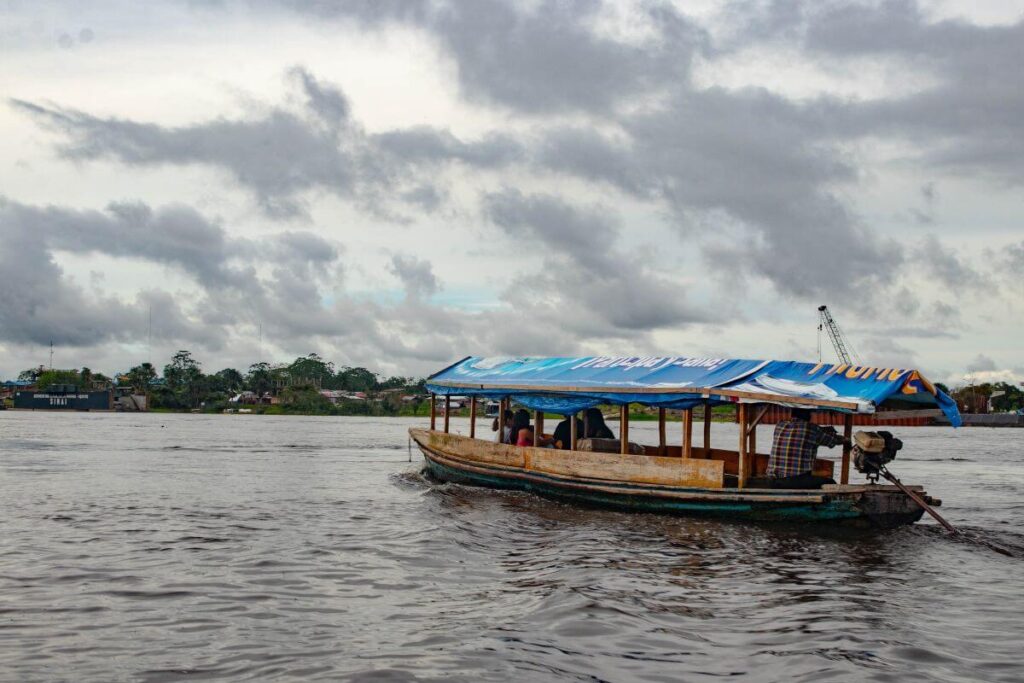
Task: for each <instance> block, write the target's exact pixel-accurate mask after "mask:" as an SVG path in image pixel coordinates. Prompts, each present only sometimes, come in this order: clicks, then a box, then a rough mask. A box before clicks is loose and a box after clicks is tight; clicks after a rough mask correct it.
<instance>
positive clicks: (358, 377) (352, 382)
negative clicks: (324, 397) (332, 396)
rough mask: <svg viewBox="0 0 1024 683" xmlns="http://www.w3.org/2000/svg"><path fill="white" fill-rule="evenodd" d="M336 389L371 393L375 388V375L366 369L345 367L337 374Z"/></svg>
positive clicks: (376, 383)
mask: <svg viewBox="0 0 1024 683" xmlns="http://www.w3.org/2000/svg"><path fill="white" fill-rule="evenodd" d="M337 380H338V382H337V383H338V387H337V388H338V389H345V390H346V391H373V390H374V389H376V388H377V385H378V382H377V375H376V373H373V372H370V371H369V370H367V369H366V368H349V367H345V368H342V369H341V370H339V371H338V374H337Z"/></svg>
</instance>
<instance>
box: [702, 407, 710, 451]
mask: <svg viewBox="0 0 1024 683" xmlns="http://www.w3.org/2000/svg"><path fill="white" fill-rule="evenodd" d="M704 457H705V458H710V457H711V403H710V401H704Z"/></svg>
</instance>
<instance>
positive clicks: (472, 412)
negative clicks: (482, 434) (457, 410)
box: [469, 396, 476, 439]
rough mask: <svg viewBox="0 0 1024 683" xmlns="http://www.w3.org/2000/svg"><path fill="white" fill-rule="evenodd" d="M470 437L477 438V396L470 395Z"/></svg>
mask: <svg viewBox="0 0 1024 683" xmlns="http://www.w3.org/2000/svg"><path fill="white" fill-rule="evenodd" d="M469 438H471V439H475V438H476V396H470V397H469Z"/></svg>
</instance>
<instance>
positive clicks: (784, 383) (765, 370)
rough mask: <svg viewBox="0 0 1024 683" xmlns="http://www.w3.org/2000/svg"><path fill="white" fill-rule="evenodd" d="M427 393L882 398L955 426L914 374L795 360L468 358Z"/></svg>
mask: <svg viewBox="0 0 1024 683" xmlns="http://www.w3.org/2000/svg"><path fill="white" fill-rule="evenodd" d="M427 390H428V391H430V392H432V393H435V394H440V395H442V396H445V395H449V396H451V395H458V396H482V397H486V398H493V399H499V398H511V399H513V400H514V401H516V402H517V403H520V404H522V405H524V406H526V407H527V408H530V409H533V410H545V411H548V412H552V413H559V414H562V415H570V414H573V413H576V412H578V411H580V410H584V409H586V408H591V407H593V406H596V405H600V404H614V405H621V404H624V403H640V404H642V405H648V406H656V407H659V408H677V409H683V408H692V407H693V406H695V405H698V404H702V403H703V402H704V401H709V402H710V403H712V404H713V405H717V404H722V403H735V402H744V403H775V404H778V405H784V406H802V407H806V408H819V409H827V410H835V411H840V412H849V413H853V412H856V413H873V412H875V409H876V408H877V407H878V406H880V405H882V404H883V403H885V402H886V401H900V402H904V403H914V404H920V405H922V407H924V406H930V407H938V408H939V409H941V410H942V412H943V413H944V414H945V415H946V417H948V418H949V421H950V422H951V423H952V424H953V426H954V427H959V426H960V424H961V422H962V421H961V419H960V411H959V410H957V407H956V403H955V402H954V401H953V399H951V398H950V397H949V396H947V395H946V394H945V393H943V392H942V391H939V390H938V389H936V388H935V386H934V385H933V384H932V383H931V382H929V381H928V380H927V379H925V378H924V377H923V376H922V375H921V373H920V372H918V371H917V370H911V369H903V368H881V367H870V366H860V365H844V364H836V365H832V364H826V363H798V362H796V361H777V360H747V359H739V358H686V357H682V356H668V357H665V356H660V357H655V356H645V357H613V356H585V357H580V358H536V357H531V358H508V357H502V358H479V357H469V358H465V359H463V360H461V361H459V362H458V363H455V364H454V365H452V366H449V367H448V368H445V369H444V370H442V371H440V372H438V373H437V374H434V375H431V376H430V377H429V378H428V379H427Z"/></svg>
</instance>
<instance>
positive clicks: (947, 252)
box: [917, 235, 990, 292]
mask: <svg viewBox="0 0 1024 683" xmlns="http://www.w3.org/2000/svg"><path fill="white" fill-rule="evenodd" d="M917 256H918V260H919V261H920V263H921V265H922V266H923V267H924V269H925V271H926V272H927V273H928V274H929V275H930V276H931V277H933V278H934V279H935V280H936V281H937V283H938V284H941V285H944V286H946V287H948V288H949V289H950V290H952V291H954V292H963V291H965V290H975V289H981V288H984V287H987V286H988V285H989V284H990V283H989V281H988V278H986V277H984V276H983V275H982V274H981V273H979V272H978V271H977V270H975V269H974V268H973V267H971V266H970V264H968V263H966V262H965V261H964V259H963V258H961V257H960V255H958V254H957V253H956V251H954V250H953V249H952V248H950V247H947V246H945V245H944V244H942V242H941V241H940V240H939V238H938V237H936V236H935V235H928V236H927V237H925V238H924V240H922V242H921V245H920V247H919V249H918V254H917Z"/></svg>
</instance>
